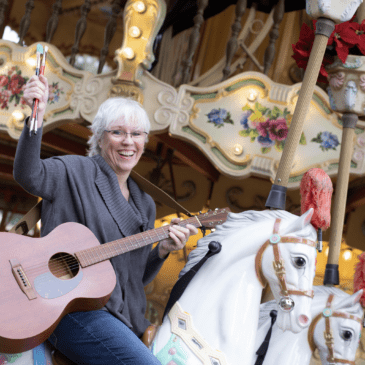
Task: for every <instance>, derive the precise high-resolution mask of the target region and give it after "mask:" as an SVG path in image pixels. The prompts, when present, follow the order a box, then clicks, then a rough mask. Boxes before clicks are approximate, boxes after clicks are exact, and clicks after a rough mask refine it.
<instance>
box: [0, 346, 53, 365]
mask: <svg viewBox="0 0 365 365" xmlns="http://www.w3.org/2000/svg"><path fill="white" fill-rule="evenodd" d="M2 364H11V365H53V361H52V355H51V348H50V346H49V345H48V344H47V343H42V344H41V345H39V346H37V347H36V348H34V349H33V350H29V351H24V352H21V353H19V354H3V353H1V352H0V365H2Z"/></svg>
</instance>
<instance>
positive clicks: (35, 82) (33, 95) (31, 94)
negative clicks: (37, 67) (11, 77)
mask: <svg viewBox="0 0 365 365" xmlns="http://www.w3.org/2000/svg"><path fill="white" fill-rule="evenodd" d="M23 98H24V100H25V102H26V104H27V105H28V106H29V107H31V108H32V105H33V99H38V100H39V103H38V128H39V127H40V126H41V125H42V121H43V116H44V113H45V111H46V106H47V101H48V81H47V78H46V77H45V76H43V75H39V76H36V75H34V76H32V77H31V78H30V79H29V81H28V82H27V83H26V84H25V87H24V94H23Z"/></svg>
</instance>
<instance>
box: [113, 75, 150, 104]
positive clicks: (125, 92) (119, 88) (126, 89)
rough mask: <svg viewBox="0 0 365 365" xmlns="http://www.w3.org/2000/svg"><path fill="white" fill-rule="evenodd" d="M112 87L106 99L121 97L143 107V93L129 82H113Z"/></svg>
mask: <svg viewBox="0 0 365 365" xmlns="http://www.w3.org/2000/svg"><path fill="white" fill-rule="evenodd" d="M113 84H114V85H113V86H112V88H111V89H110V91H109V95H108V98H113V97H116V96H122V97H124V98H132V99H134V100H136V101H138V102H139V103H140V104H142V105H143V92H142V89H140V88H139V87H138V86H136V85H134V84H133V83H131V82H128V83H127V82H118V81H114V80H113Z"/></svg>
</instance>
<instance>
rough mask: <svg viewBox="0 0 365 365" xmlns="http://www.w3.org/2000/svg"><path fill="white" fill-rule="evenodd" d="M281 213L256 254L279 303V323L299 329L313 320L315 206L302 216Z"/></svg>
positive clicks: (263, 274) (261, 277)
mask: <svg viewBox="0 0 365 365" xmlns="http://www.w3.org/2000/svg"><path fill="white" fill-rule="evenodd" d="M284 213H286V214H284ZM282 214H283V218H282V219H281V220H280V221H279V220H278V219H276V221H275V224H274V229H273V232H272V234H271V236H270V237H269V240H268V241H266V242H265V244H264V245H263V246H262V247H261V249H260V250H259V252H258V254H257V256H256V269H257V271H258V277H259V279H260V281H261V282H262V283H263V284H265V281H267V282H268V283H269V285H270V288H271V291H272V293H273V296H274V298H275V300H276V302H277V304H278V305H279V310H278V316H277V321H276V323H277V326H278V327H279V328H281V329H282V330H283V331H285V330H290V331H292V332H294V333H298V332H300V331H302V330H303V329H304V328H306V327H308V326H309V324H310V323H311V312H310V307H311V302H312V298H313V291H312V287H313V279H314V276H315V266H316V265H315V263H316V256H317V252H316V248H315V246H316V236H317V235H316V231H315V229H314V227H313V226H312V225H311V224H310V220H311V217H312V214H313V209H309V210H308V211H307V212H306V213H304V214H303V215H302V216H300V217H297V216H294V215H293V214H290V213H288V212H284V211H282ZM284 217H285V218H284ZM260 267H261V269H260ZM263 278H265V280H264V279H263Z"/></svg>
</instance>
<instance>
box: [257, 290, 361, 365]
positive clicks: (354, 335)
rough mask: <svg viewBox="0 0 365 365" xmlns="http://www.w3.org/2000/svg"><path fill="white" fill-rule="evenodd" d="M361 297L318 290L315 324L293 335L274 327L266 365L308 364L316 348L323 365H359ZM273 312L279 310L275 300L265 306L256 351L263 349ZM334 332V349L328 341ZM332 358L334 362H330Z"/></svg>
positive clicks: (342, 292) (315, 303)
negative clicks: (331, 296)
mask: <svg viewBox="0 0 365 365" xmlns="http://www.w3.org/2000/svg"><path fill="white" fill-rule="evenodd" d="M330 295H334V297H333V299H332V301H331V303H328V299H329V296H330ZM361 295H362V290H360V291H358V292H357V293H355V294H353V295H349V294H347V293H345V292H344V291H342V290H340V289H338V288H332V287H324V286H318V287H314V298H313V302H312V307H311V314H312V318H313V320H312V323H311V325H310V326H309V327H308V328H306V329H305V330H304V331H301V332H300V333H296V334H293V333H288V332H283V331H282V330H281V329H280V328H279V327H278V326H276V324H274V326H273V328H272V333H271V339H270V344H269V348H268V351H267V353H266V357H265V360H264V362H263V365H277V364H280V365H292V364H295V365H308V364H309V363H310V360H311V357H312V353H313V351H314V350H315V348H318V350H319V355H320V358H321V361H322V365H329V364H340V363H341V364H353V365H355V362H354V360H355V355H356V350H357V347H358V344H359V340H360V334H361V327H362V325H361V324H362V317H363V309H362V307H361V305H360V303H359V299H360V297H361ZM271 309H277V304H276V303H275V301H271V302H268V303H265V304H262V305H261V309H260V324H259V329H258V332H257V337H256V349H258V348H259V347H260V345H261V343H262V342H263V340H264V338H265V336H266V333H267V331H268V329H269V327H270V325H271V319H270V318H269V312H270V311H271ZM331 312H332V313H331ZM325 316H327V317H325ZM326 318H328V320H326ZM326 321H327V323H329V326H330V328H329V329H330V330H329V331H328V327H327V329H326ZM327 326H328V325H327ZM330 332H332V336H333V339H332V341H333V342H332V343H333V345H332V350H331V349H330V348H329V347H328V344H327V343H326V339H325V336H326V337H327V340H330V337H331V336H329V333H330ZM331 351H333V353H332V354H330V352H331ZM331 356H332V357H333V358H334V359H333V358H332V359H330V357H331ZM329 360H331V361H329ZM255 361H256V357H255V359H254V360H253V362H252V364H255Z"/></svg>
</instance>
